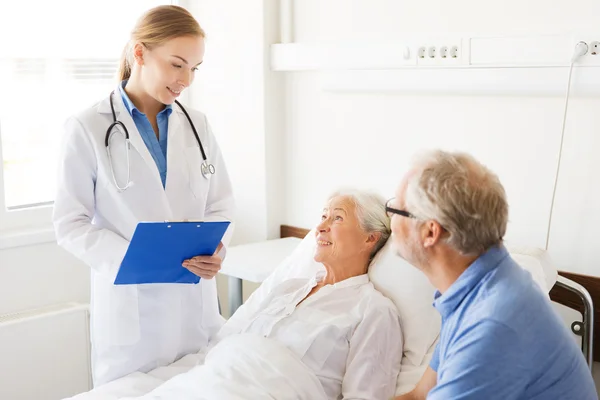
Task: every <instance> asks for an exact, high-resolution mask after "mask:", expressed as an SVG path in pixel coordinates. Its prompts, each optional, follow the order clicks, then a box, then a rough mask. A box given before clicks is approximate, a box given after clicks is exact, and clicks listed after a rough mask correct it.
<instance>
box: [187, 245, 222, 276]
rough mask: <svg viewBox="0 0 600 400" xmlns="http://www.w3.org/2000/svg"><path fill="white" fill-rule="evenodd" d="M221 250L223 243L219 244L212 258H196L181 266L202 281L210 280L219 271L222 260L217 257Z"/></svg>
mask: <svg viewBox="0 0 600 400" xmlns="http://www.w3.org/2000/svg"><path fill="white" fill-rule="evenodd" d="M222 248H223V242H220V243H219V246H218V247H217V250H216V251H215V254H213V255H212V256H196V257H193V258H190V259H189V260H185V261H184V262H183V264H182V266H183V267H184V268H187V269H188V270H189V271H190V272H191V273H193V274H194V275H198V276H199V277H200V278H202V279H212V278H214V277H215V275H217V273H218V272H219V271H220V270H221V263H222V262H223V259H222V258H221V256H219V251H221V249H222Z"/></svg>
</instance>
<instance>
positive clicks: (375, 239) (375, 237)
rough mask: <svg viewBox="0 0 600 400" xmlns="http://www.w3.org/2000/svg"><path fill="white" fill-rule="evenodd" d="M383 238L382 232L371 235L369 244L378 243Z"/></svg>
mask: <svg viewBox="0 0 600 400" xmlns="http://www.w3.org/2000/svg"><path fill="white" fill-rule="evenodd" d="M380 238H381V232H373V233H370V234H369V236H368V237H367V243H377V242H378V241H379V239H380Z"/></svg>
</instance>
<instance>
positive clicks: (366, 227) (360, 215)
mask: <svg viewBox="0 0 600 400" xmlns="http://www.w3.org/2000/svg"><path fill="white" fill-rule="evenodd" d="M338 196H341V197H347V198H348V199H350V201H352V203H353V204H354V207H355V209H356V218H357V219H358V222H359V224H360V227H361V229H362V230H363V231H365V232H367V233H369V234H371V233H377V232H378V233H380V234H381V235H380V237H379V240H378V241H377V243H376V244H375V247H373V251H372V252H371V257H370V258H369V262H371V261H372V260H373V258H374V257H375V255H376V254H377V252H378V251H379V250H381V248H382V247H383V246H384V245H385V243H386V242H387V240H388V239H389V237H390V235H391V233H392V231H391V228H390V218H389V217H388V215H387V212H386V210H385V203H386V200H385V199H384V198H383V197H382V196H380V195H379V194H377V193H375V192H370V191H367V190H357V189H340V190H337V191H335V192H334V193H332V194H331V195H330V196H329V199H328V200H331V199H332V198H334V197H338Z"/></svg>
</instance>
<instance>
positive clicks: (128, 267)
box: [114, 221, 230, 285]
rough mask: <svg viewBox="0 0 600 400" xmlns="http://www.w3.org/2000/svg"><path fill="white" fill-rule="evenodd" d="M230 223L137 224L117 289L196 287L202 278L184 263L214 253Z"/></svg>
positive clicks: (176, 222)
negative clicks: (157, 285)
mask: <svg viewBox="0 0 600 400" xmlns="http://www.w3.org/2000/svg"><path fill="white" fill-rule="evenodd" d="M229 225H230V222H229V221H214V222H201V221H170V222H169V221H165V222H140V223H138V225H137V227H136V229H135V232H134V234H133V237H132V239H131V242H130V243H129V247H128V248H127V253H126V254H125V257H124V258H123V262H122V263H121V267H120V268H119V272H118V273H117V277H116V279H115V282H114V283H115V285H133V284H147V283H187V284H196V283H198V282H199V281H200V277H198V276H197V275H194V274H193V273H191V272H190V271H189V270H187V269H186V268H183V267H182V266H181V264H182V262H183V261H184V260H187V259H190V258H192V257H195V256H202V255H212V254H214V253H215V251H216V249H217V247H218V246H219V243H220V242H221V240H222V239H223V235H225V232H226V231H227V228H228V227H229Z"/></svg>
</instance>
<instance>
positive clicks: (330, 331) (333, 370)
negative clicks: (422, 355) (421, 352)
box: [218, 191, 402, 399]
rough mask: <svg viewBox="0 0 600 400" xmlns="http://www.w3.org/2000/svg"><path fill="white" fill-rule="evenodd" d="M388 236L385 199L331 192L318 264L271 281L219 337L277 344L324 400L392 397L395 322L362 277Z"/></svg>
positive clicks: (398, 344)
mask: <svg viewBox="0 0 600 400" xmlns="http://www.w3.org/2000/svg"><path fill="white" fill-rule="evenodd" d="M389 236H390V221H389V218H388V216H387V215H386V211H385V201H384V199H382V198H380V197H379V196H378V195H375V194H371V193H367V192H359V191H344V192H337V193H335V194H333V195H332V196H331V197H330V198H329V200H328V201H327V202H326V204H325V207H324V208H323V212H322V215H321V221H320V223H319V224H318V225H317V226H316V228H315V240H316V250H315V253H314V260H315V261H317V262H318V263H320V265H318V264H315V265H318V266H317V267H316V268H314V270H310V269H309V270H308V271H304V272H305V273H304V274H296V275H293V277H290V278H288V279H283V280H281V281H279V282H277V283H275V284H273V283H272V282H269V281H270V280H277V279H276V277H273V276H271V277H270V278H269V279H267V281H265V282H264V283H263V285H262V286H261V288H259V289H258V290H257V291H256V292H254V293H253V294H252V296H251V297H250V298H249V299H248V301H247V302H246V303H245V304H244V305H243V306H242V307H240V309H238V311H237V312H236V313H235V314H234V315H233V316H232V317H231V318H230V319H229V321H228V322H227V323H226V324H225V325H224V326H223V328H222V329H221V331H220V332H219V334H218V338H223V337H226V336H229V335H232V334H236V333H257V334H260V335H263V336H265V337H268V338H272V339H275V340H277V341H279V342H281V343H283V344H284V345H286V347H288V348H289V349H290V350H292V351H293V352H294V353H295V354H296V355H297V356H298V357H300V359H301V360H302V361H303V362H304V363H305V364H306V365H307V366H308V367H309V368H310V369H312V370H313V372H314V373H315V374H316V376H317V377H318V379H319V381H320V382H321V384H322V386H323V389H324V391H325V393H326V394H327V396H328V398H330V399H389V398H391V397H393V395H394V392H395V388H396V379H397V377H398V372H399V368H400V360H401V357H402V335H401V329H400V322H399V317H398V314H397V311H396V308H395V306H394V305H393V303H392V302H391V301H390V300H389V299H388V298H386V297H384V296H383V295H382V294H381V293H380V292H378V291H377V290H376V289H375V288H374V287H373V285H372V284H371V283H370V282H369V277H368V275H367V271H368V268H369V264H370V262H371V260H372V259H373V257H374V256H375V254H376V253H377V252H378V251H379V250H380V249H381V248H382V247H383V245H384V244H385V242H386V241H387V239H388V238H389ZM275 275H276V274H275Z"/></svg>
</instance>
